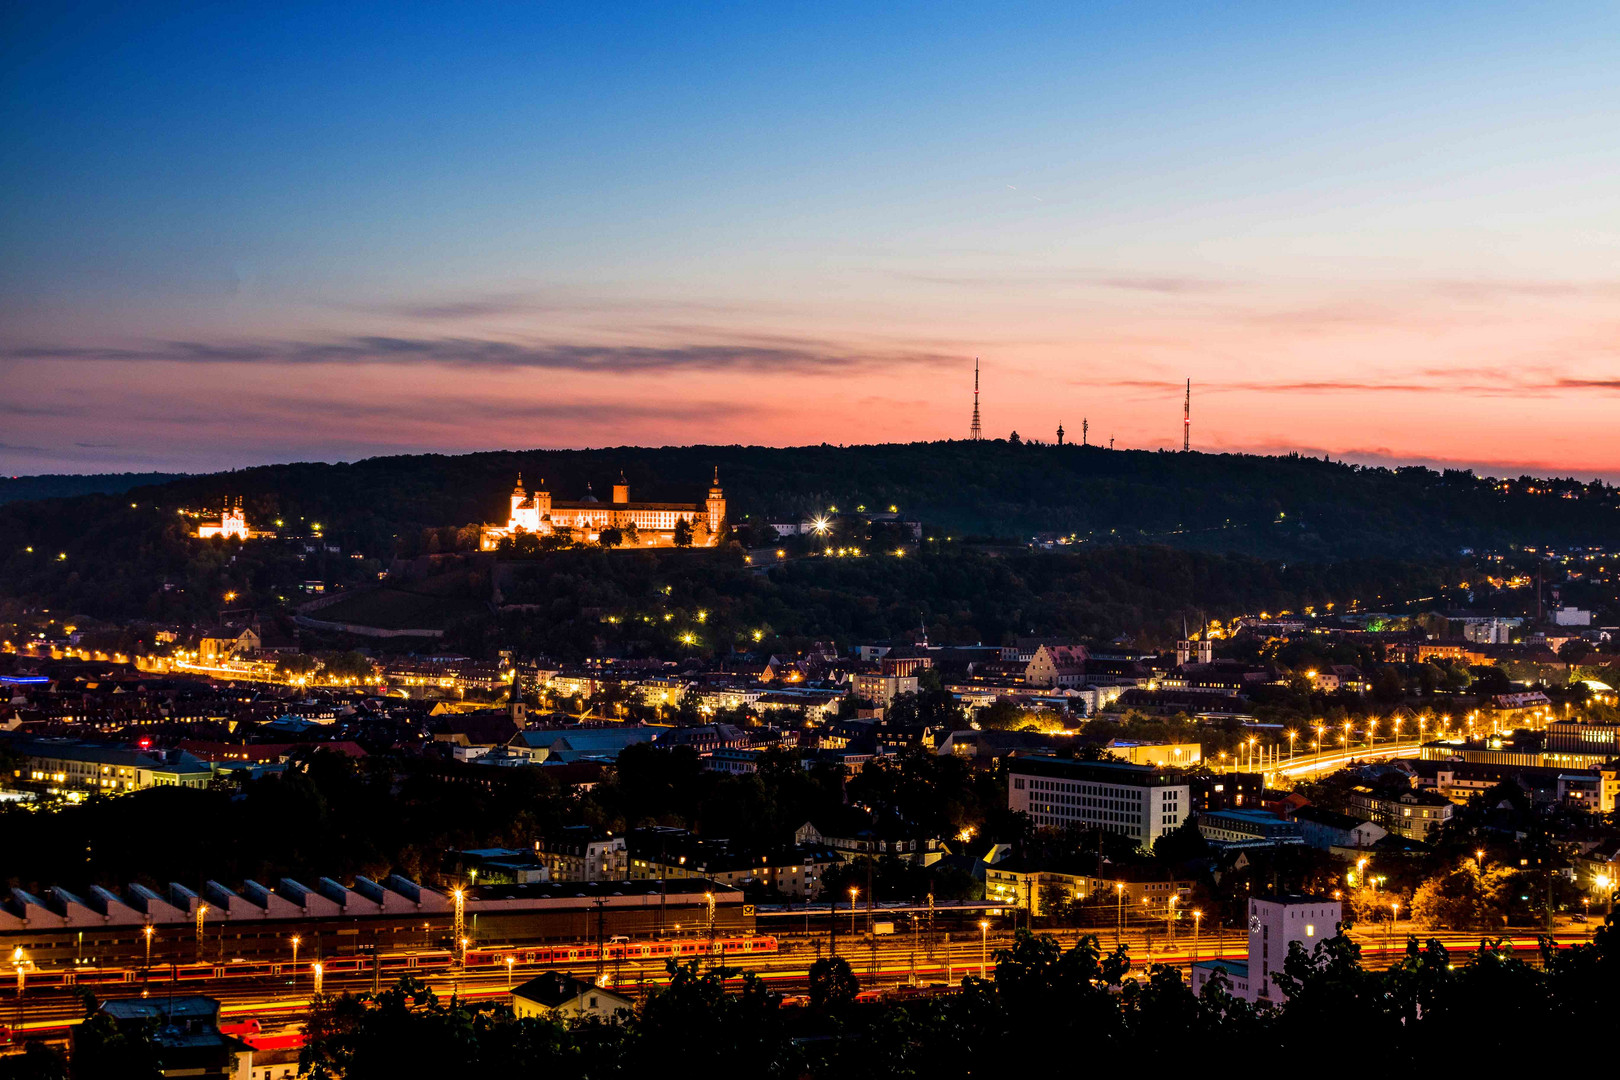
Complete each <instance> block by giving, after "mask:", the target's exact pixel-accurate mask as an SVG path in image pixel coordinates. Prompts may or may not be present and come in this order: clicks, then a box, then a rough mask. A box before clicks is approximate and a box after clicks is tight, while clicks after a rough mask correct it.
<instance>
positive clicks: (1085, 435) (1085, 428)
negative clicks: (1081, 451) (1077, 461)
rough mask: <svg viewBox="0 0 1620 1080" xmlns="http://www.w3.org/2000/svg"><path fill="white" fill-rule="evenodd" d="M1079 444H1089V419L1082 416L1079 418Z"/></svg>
mask: <svg viewBox="0 0 1620 1080" xmlns="http://www.w3.org/2000/svg"><path fill="white" fill-rule="evenodd" d="M1080 445H1081V446H1090V445H1091V421H1090V420H1087V419H1086V418H1085V417H1083V416H1082V417H1081V418H1080Z"/></svg>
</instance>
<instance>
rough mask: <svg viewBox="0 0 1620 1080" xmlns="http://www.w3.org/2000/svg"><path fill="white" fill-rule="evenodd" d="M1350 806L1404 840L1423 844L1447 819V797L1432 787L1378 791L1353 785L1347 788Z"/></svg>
mask: <svg viewBox="0 0 1620 1080" xmlns="http://www.w3.org/2000/svg"><path fill="white" fill-rule="evenodd" d="M1350 807H1351V809H1352V810H1354V811H1355V812H1356V813H1358V814H1361V815H1363V816H1364V817H1366V818H1368V819H1369V820H1371V821H1372V822H1373V823H1374V824H1376V825H1379V826H1381V827H1382V828H1384V829H1387V830H1388V831H1389V832H1392V833H1394V834H1395V835H1396V836H1399V837H1402V838H1403V839H1406V840H1416V841H1418V842H1419V843H1424V844H1427V843H1428V842H1430V841H1431V840H1433V839H1434V838H1435V837H1436V836H1437V835H1438V834H1439V832H1440V830H1441V829H1442V828H1444V827H1445V824H1446V822H1448V821H1450V820H1451V812H1452V810H1454V809H1455V807H1454V806H1453V805H1452V802H1451V800H1450V799H1447V798H1445V797H1444V796H1442V795H1438V794H1436V793H1434V792H1432V791H1412V790H1408V791H1396V792H1387V791H1381V790H1378V789H1376V788H1372V787H1366V786H1362V787H1357V788H1355V789H1353V790H1352V791H1351V792H1350Z"/></svg>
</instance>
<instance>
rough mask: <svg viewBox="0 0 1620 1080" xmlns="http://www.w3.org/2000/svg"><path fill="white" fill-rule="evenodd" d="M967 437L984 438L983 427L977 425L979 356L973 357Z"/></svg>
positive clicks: (977, 439)
mask: <svg viewBox="0 0 1620 1080" xmlns="http://www.w3.org/2000/svg"><path fill="white" fill-rule="evenodd" d="M968 438H969V439H971V440H972V441H973V442H978V441H979V440H980V439H982V438H984V428H982V427H980V426H979V358H978V357H977V356H975V357H974V358H973V427H972V428H971V429H970V430H969V431H968Z"/></svg>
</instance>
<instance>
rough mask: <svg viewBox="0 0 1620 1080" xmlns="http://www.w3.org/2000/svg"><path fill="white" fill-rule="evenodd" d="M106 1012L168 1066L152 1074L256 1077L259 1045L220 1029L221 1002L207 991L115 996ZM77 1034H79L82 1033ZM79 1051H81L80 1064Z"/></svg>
mask: <svg viewBox="0 0 1620 1080" xmlns="http://www.w3.org/2000/svg"><path fill="white" fill-rule="evenodd" d="M101 1011H102V1012H103V1013H104V1014H105V1015H106V1016H107V1017H108V1018H110V1019H111V1020H112V1022H113V1024H114V1025H116V1026H117V1028H118V1029H119V1030H120V1031H121V1032H122V1033H124V1034H125V1035H127V1036H128V1037H129V1038H131V1039H143V1040H146V1041H148V1042H150V1043H151V1044H152V1046H153V1048H154V1049H155V1050H156V1051H157V1053H158V1056H159V1058H160V1059H161V1060H162V1064H161V1065H159V1066H158V1071H157V1072H155V1073H147V1074H145V1075H148V1076H164V1077H171V1076H172V1077H179V1076H188V1077H189V1076H220V1077H241V1078H244V1080H245V1078H246V1077H248V1076H250V1075H252V1069H253V1047H252V1046H250V1045H248V1044H247V1043H245V1042H243V1041H242V1040H240V1039H237V1038H234V1037H232V1036H230V1035H226V1034H224V1033H223V1032H221V1031H220V1030H219V1002H218V1001H216V1000H214V999H213V998H210V997H202V996H201V995H190V994H188V995H185V996H183V997H176V996H173V995H169V996H154V997H151V998H114V999H112V1000H111V1001H107V1002H104V1003H103V1004H102V1006H101ZM79 1030H80V1029H75V1032H74V1035H75V1038H77V1035H78V1031H79ZM77 1061H78V1055H75V1062H76V1063H77Z"/></svg>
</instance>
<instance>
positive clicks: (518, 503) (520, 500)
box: [507, 473, 529, 521]
mask: <svg viewBox="0 0 1620 1080" xmlns="http://www.w3.org/2000/svg"><path fill="white" fill-rule="evenodd" d="M528 501H529V493H528V492H527V491H524V490H523V474H522V473H518V479H517V487H515V488H513V489H512V512H511V513H510V514H509V515H507V520H509V521H516V520H517V516H518V511H519V510H521V509H523V504H524V503H526V502H528Z"/></svg>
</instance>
